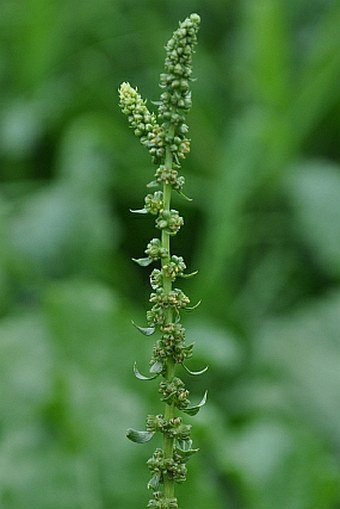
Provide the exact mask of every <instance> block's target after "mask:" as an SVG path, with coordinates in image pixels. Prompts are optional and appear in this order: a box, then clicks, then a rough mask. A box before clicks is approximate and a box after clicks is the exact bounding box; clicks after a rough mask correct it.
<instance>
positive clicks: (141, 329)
mask: <svg viewBox="0 0 340 509" xmlns="http://www.w3.org/2000/svg"><path fill="white" fill-rule="evenodd" d="M131 323H132V325H133V326H134V327H136V329H137V330H139V332H141V333H142V334H144V336H151V335H152V334H154V332H155V331H156V327H140V326H139V325H137V324H136V323H135V322H134V321H133V320H131Z"/></svg>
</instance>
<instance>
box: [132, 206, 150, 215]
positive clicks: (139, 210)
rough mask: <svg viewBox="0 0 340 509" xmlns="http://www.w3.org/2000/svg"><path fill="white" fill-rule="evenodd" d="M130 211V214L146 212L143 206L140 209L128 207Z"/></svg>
mask: <svg viewBox="0 0 340 509" xmlns="http://www.w3.org/2000/svg"><path fill="white" fill-rule="evenodd" d="M130 212H132V214H147V213H148V211H147V210H146V208H144V207H143V208H142V209H130Z"/></svg>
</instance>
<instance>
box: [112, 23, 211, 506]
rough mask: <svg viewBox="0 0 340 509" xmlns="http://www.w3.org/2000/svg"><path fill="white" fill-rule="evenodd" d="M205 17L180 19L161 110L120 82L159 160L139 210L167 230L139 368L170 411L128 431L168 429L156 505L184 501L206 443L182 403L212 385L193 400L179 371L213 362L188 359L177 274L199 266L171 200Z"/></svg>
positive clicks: (149, 251) (154, 250)
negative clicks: (187, 250) (183, 241)
mask: <svg viewBox="0 0 340 509" xmlns="http://www.w3.org/2000/svg"><path fill="white" fill-rule="evenodd" d="M199 25H200V17H199V16H198V15H197V14H191V16H189V17H188V18H187V19H185V20H184V21H183V22H182V23H180V25H179V28H178V29H177V30H176V31H175V32H174V34H173V36H172V38H171V39H170V40H169V42H168V43H167V46H166V59H165V66H164V67H165V68H164V72H163V73H162V74H161V76H160V86H161V88H162V89H163V91H162V94H161V96H160V100H159V102H158V103H157V105H158V113H157V114H155V113H152V112H150V111H149V109H148V107H147V105H146V101H144V100H143V99H142V97H141V96H140V94H139V93H138V91H137V89H134V88H132V87H131V86H130V84H129V83H122V85H121V86H120V89H119V96H120V106H121V109H122V111H123V113H125V114H126V115H127V116H128V120H129V123H130V126H131V128H132V129H133V130H134V133H135V135H136V136H137V137H138V138H139V139H140V141H141V143H142V144H143V145H144V146H146V148H147V149H148V150H149V152H150V154H151V157H152V161H153V163H154V164H156V165H157V170H156V173H155V180H153V181H152V182H150V183H149V184H148V188H157V190H156V191H154V192H153V194H147V195H146V197H145V203H144V207H143V208H142V209H139V210H133V211H132V212H134V213H137V214H151V215H153V216H155V217H156V220H155V226H156V228H157V229H158V230H160V232H161V237H160V238H153V239H152V240H151V241H150V242H149V243H148V245H147V248H146V250H145V254H146V255H147V256H146V257H145V258H139V259H134V261H135V262H136V263H137V264H139V265H141V266H142V267H146V266H148V265H150V264H151V263H153V262H160V268H155V269H153V270H152V272H151V275H150V283H151V287H152V293H151V295H150V303H151V304H152V307H151V309H150V310H149V311H147V314H146V318H147V325H148V326H147V327H140V326H136V327H137V329H138V330H139V331H140V332H142V333H143V334H145V335H146V336H150V335H152V334H154V333H155V332H156V331H158V332H160V335H161V338H160V339H159V340H157V341H156V343H155V345H154V347H153V353H152V358H151V360H150V376H144V375H142V374H141V373H140V372H139V370H138V368H137V366H136V364H135V365H134V373H135V375H136V377H137V378H138V379H140V380H144V381H145V380H153V379H155V378H157V377H159V376H160V377H161V382H160V386H159V393H160V395H161V400H162V401H164V402H165V411H164V415H149V416H148V417H147V420H146V431H137V430H134V429H129V430H128V433H127V436H128V438H130V439H131V440H132V441H134V442H137V443H145V442H148V441H149V440H151V439H152V438H153V436H154V435H155V433H157V432H160V433H161V434H162V435H163V447H162V448H157V449H156V450H155V452H154V453H153V455H152V456H151V458H150V459H149V460H148V462H147V465H148V467H149V469H150V471H151V479H150V481H149V483H148V487H149V488H151V489H153V490H154V492H153V497H152V499H151V500H150V501H149V504H148V507H149V508H150V509H170V508H171V509H176V508H177V507H178V503H177V498H176V497H175V483H176V482H177V483H181V482H183V481H185V479H186V470H187V469H186V463H187V460H188V459H189V458H190V457H191V455H192V454H194V453H195V452H196V451H198V449H195V448H193V446H192V439H191V425H190V424H185V423H184V422H183V420H182V418H181V417H179V416H178V415H177V414H176V409H177V410H180V411H181V412H184V413H186V414H189V415H195V414H196V413H197V412H198V411H199V409H200V408H201V407H202V406H203V405H204V404H205V402H206V399H207V394H206V393H205V394H204V396H203V398H202V400H201V401H200V403H198V404H197V405H191V403H190V400H189V391H188V389H187V388H186V386H185V383H184V382H183V380H182V379H181V378H179V377H178V376H177V375H176V368H177V367H178V366H179V365H181V366H183V368H184V369H185V370H186V371H187V372H188V373H190V374H191V375H200V374H202V373H203V372H204V371H205V370H206V368H205V369H203V370H201V371H198V372H192V371H191V370H190V369H189V368H188V367H187V366H186V364H185V362H186V361H187V359H189V358H190V357H191V356H192V350H193V344H189V345H188V344H187V343H186V341H185V329H184V327H183V325H182V323H181V318H180V313H181V311H182V310H191V309H194V308H195V307H196V306H192V307H190V306H189V304H190V300H189V298H188V297H187V295H185V293H184V292H183V291H182V290H180V289H179V288H174V287H173V283H174V282H175V281H176V279H177V278H180V277H182V278H183V277H191V276H193V275H195V274H196V272H193V273H191V274H186V273H185V269H186V264H185V262H184V259H183V257H181V256H176V255H173V254H171V246H170V239H171V237H173V236H175V235H176V234H177V233H178V231H179V230H180V228H181V227H182V226H183V222H184V221H183V218H182V217H181V216H180V215H179V213H178V211H177V210H175V209H173V208H171V197H172V191H177V192H178V193H180V194H181V195H182V196H183V197H185V198H187V197H186V196H185V195H184V193H183V186H184V182H185V180H184V177H183V176H182V175H180V174H179V169H180V166H181V160H183V159H184V158H185V157H186V155H187V153H188V152H189V150H190V140H189V139H188V138H187V133H188V126H187V125H186V123H185V116H186V113H187V112H188V111H189V109H190V108H191V92H190V87H189V82H190V80H191V74H192V55H193V53H194V48H195V45H196V42H197V31H198V29H199Z"/></svg>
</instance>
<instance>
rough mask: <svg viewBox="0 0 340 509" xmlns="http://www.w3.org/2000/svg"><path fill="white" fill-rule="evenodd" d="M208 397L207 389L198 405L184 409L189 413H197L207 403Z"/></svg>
mask: <svg viewBox="0 0 340 509" xmlns="http://www.w3.org/2000/svg"><path fill="white" fill-rule="evenodd" d="M207 399H208V391H205V393H204V396H203V398H202V399H201V401H200V402H199V403H198V405H195V406H192V407H188V408H185V409H183V410H182V411H183V412H184V413H186V414H188V415H196V414H197V412H198V411H199V410H200V408H202V406H204V405H205V404H206V402H207Z"/></svg>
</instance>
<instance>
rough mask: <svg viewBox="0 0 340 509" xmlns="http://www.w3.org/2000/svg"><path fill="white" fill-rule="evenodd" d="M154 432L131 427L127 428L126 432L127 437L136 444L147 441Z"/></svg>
mask: <svg viewBox="0 0 340 509" xmlns="http://www.w3.org/2000/svg"><path fill="white" fill-rule="evenodd" d="M154 434H155V433H154V431H138V430H136V429H132V428H129V429H128V430H127V432H126V436H127V438H128V439H129V440H131V442H135V443H136V444H145V443H146V442H149V441H150V440H151V439H152V438H153V436H154Z"/></svg>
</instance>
